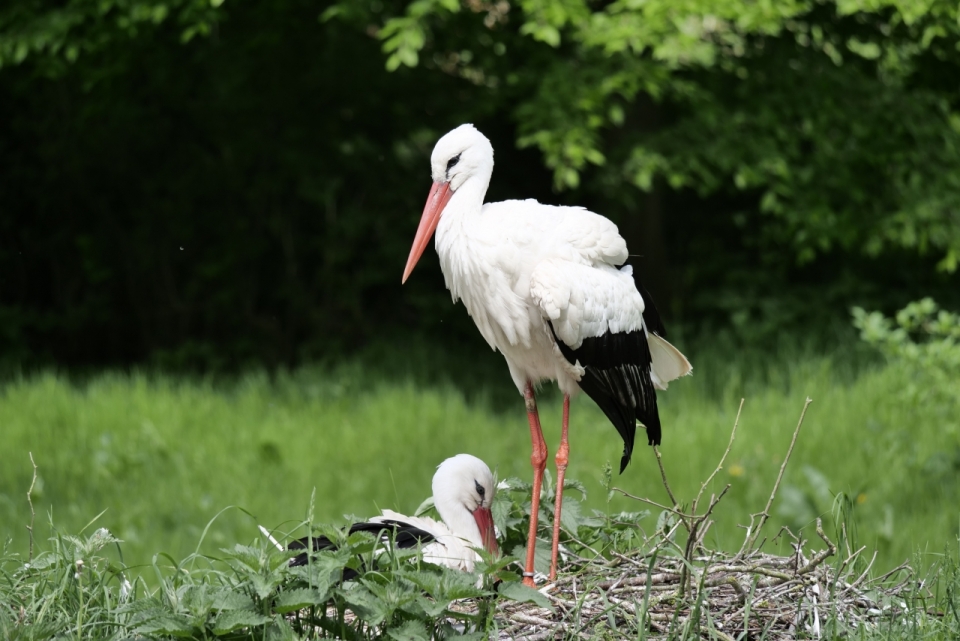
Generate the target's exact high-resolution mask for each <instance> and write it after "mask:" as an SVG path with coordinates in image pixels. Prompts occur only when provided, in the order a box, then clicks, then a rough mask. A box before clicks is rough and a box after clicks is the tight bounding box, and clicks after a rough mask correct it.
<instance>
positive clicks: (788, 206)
mask: <svg viewBox="0 0 960 641" xmlns="http://www.w3.org/2000/svg"><path fill="white" fill-rule="evenodd" d="M956 13H957V9H956V7H954V6H952V5H948V4H946V3H941V2H931V3H918V4H914V3H912V2H899V3H881V2H866V1H857V2H839V3H812V2H801V1H793V0H790V1H784V2H773V3H770V2H766V3H751V2H744V1H742V0H737V1H731V2H722V3H719V4H718V3H705V2H703V1H691V2H683V3H676V2H667V1H661V0H657V1H645V2H632V1H628V0H623V1H619V2H611V3H606V4H596V3H588V2H584V1H582V0H530V1H523V2H514V3H507V2H501V1H499V0H497V1H493V0H491V1H489V2H487V1H480V0H477V1H474V0H470V1H469V2H456V1H454V0H418V1H416V2H402V1H400V0H388V1H386V2H340V3H334V4H328V3H321V4H320V5H317V4H315V3H310V2H306V1H305V0H270V1H268V2H261V3H224V4H219V3H218V2H210V1H208V0H156V1H155V2H147V3H142V2H132V1H129V0H110V1H108V2H93V1H92V0H71V1H70V2H65V3H58V4H50V3H41V2H34V1H33V0H15V1H14V2H12V3H9V2H8V3H7V4H6V5H4V8H3V9H0V65H2V66H0V153H2V154H3V157H4V159H5V168H6V170H5V171H4V172H3V173H2V175H0V202H3V203H4V216H2V217H0V273H3V274H4V276H5V277H4V278H3V279H0V368H2V369H3V370H6V371H9V370H11V369H13V370H16V368H17V367H18V366H20V365H23V366H25V367H27V368H28V369H29V368H31V367H33V366H35V365H37V364H41V365H53V364H57V365H65V366H90V365H93V366H99V365H127V364H131V363H144V362H150V363H151V364H155V365H160V366H162V367H165V368H175V369H194V370H196V369H204V370H233V371H239V370H242V369H243V368H244V367H247V366H252V365H260V364H262V365H265V366H267V367H275V366H279V365H287V366H293V365H297V364H300V363H303V362H310V361H315V360H317V359H320V358H326V357H332V356H339V355H342V354H344V353H352V352H355V351H356V350H358V349H360V348H362V347H364V346H366V345H368V344H369V343H370V342H371V341H372V340H386V341H395V342H399V341H404V342H405V341H409V340H410V337H411V335H415V334H418V335H420V336H426V337H429V338H430V339H431V340H435V341H443V342H444V343H446V345H445V347H446V346H455V347H451V349H456V350H457V351H460V352H462V356H463V358H464V359H472V358H473V354H474V353H475V352H477V351H479V350H481V349H485V347H484V344H483V342H482V339H481V338H480V337H479V336H478V335H477V333H476V331H475V329H474V328H473V326H472V323H471V322H470V319H469V318H468V317H467V316H466V314H465V313H463V310H462V309H460V308H456V307H451V306H450V303H449V296H448V295H447V293H446V292H445V291H444V288H443V280H442V277H441V275H440V274H439V271H438V269H437V265H436V262H435V258H433V252H427V255H426V257H425V258H424V261H425V262H424V263H423V265H422V266H421V267H420V268H419V269H418V271H417V274H416V277H415V278H414V279H412V280H411V281H410V282H408V283H407V285H405V286H404V287H403V288H401V287H400V286H399V284H398V281H397V275H396V274H397V270H398V269H399V267H398V266H400V267H402V264H403V260H404V258H405V257H406V254H407V252H408V250H409V242H410V235H412V232H413V230H414V229H415V228H416V221H417V215H418V213H419V212H420V211H421V209H422V206H423V200H422V199H423V197H424V195H425V192H426V189H427V186H428V185H427V183H428V179H429V176H428V171H427V169H428V155H429V152H430V148H431V147H432V145H433V143H434V141H435V140H436V139H437V138H438V137H439V136H440V135H441V134H442V133H443V132H444V131H445V130H447V129H449V128H451V127H453V126H455V125H457V124H459V123H462V122H474V123H476V124H477V125H478V127H480V129H481V130H482V131H484V132H485V133H487V134H488V135H489V136H490V137H491V139H492V141H493V143H494V146H495V148H496V154H497V156H496V157H497V170H496V173H495V176H494V180H493V182H492V184H491V191H490V194H489V197H490V199H492V200H500V199H504V198H518V197H519V198H528V197H533V198H537V199H539V200H541V201H544V202H549V203H559V204H577V205H583V206H586V207H588V208H590V209H592V210H594V211H598V212H600V213H602V214H604V215H606V216H608V217H610V218H611V219H613V220H614V221H615V222H616V223H617V224H618V225H619V226H620V229H621V231H622V233H623V234H624V236H625V238H626V239H627V241H628V244H629V246H630V248H631V253H632V254H636V255H637V257H638V258H637V260H636V262H637V270H638V273H640V275H641V276H642V277H643V279H644V281H645V282H646V283H647V285H648V288H649V289H650V290H651V291H652V292H653V294H654V297H655V298H656V299H657V301H658V303H659V304H660V308H661V311H662V312H663V313H664V315H665V316H667V317H668V321H669V322H668V326H669V327H671V328H674V327H677V321H682V322H683V323H684V324H685V325H686V327H687V328H688V329H689V332H688V335H690V334H693V333H697V334H700V333H705V334H707V335H709V336H712V334H713V333H714V332H718V331H722V332H733V333H735V334H736V335H737V336H738V337H739V338H742V339H744V340H747V341H750V342H768V343H769V342H770V339H771V338H775V337H776V336H777V335H778V334H780V333H781V332H783V331H784V330H785V329H792V330H794V331H804V332H809V333H810V334H812V336H811V340H820V339H821V338H822V337H823V336H825V335H830V334H831V333H833V329H832V326H831V323H838V322H839V323H844V324H845V320H844V314H845V313H846V310H847V309H849V308H850V306H851V305H860V306H868V307H877V308H890V307H892V306H894V305H897V306H902V305H903V304H904V303H905V302H906V301H905V296H906V294H905V293H904V292H909V291H914V292H915V291H921V292H924V293H926V294H929V295H935V296H936V297H937V299H938V300H941V301H942V302H944V303H945V304H953V303H954V301H953V300H952V299H951V297H954V298H955V297H956V296H957V293H956V292H958V291H960V288H958V287H957V286H956V278H957V276H956V275H953V276H951V275H950V273H951V272H952V271H953V269H954V267H955V266H956V261H957V256H960V254H958V252H957V246H958V240H957V238H958V236H957V230H958V229H960V224H957V219H956V215H957V214H956V212H957V211H960V202H958V201H957V194H958V193H960V185H958V184H957V180H958V178H957V176H960V171H958V169H960V151H958V149H960V145H958V136H960V133H958V131H960V125H958V122H960V120H958V117H957V115H956V114H957V104H958V95H957V87H958V86H960V80H958V79H960V71H958V65H957V63H958V60H960V58H958V54H957V49H956V44H957V26H956ZM194 35H203V36H204V37H192V36H194ZM388 69H389V70H392V71H388ZM518 147H519V148H518ZM418 185H419V186H418ZM918 257H919V258H918ZM938 265H939V267H940V273H939V274H937V273H934V268H935V267H936V266H938ZM811 298H815V299H816V300H817V301H818V304H817V305H813V306H811V305H810V304H809V301H810V300H811ZM767 347H771V345H770V344H767Z"/></svg>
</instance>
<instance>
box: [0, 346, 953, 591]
mask: <svg viewBox="0 0 960 641" xmlns="http://www.w3.org/2000/svg"><path fill="white" fill-rule="evenodd" d="M781 350H782V351H781V352H780V353H779V354H778V355H777V356H776V358H773V357H772V355H771V354H764V355H756V356H755V357H753V358H748V357H747V356H745V355H744V354H743V353H742V352H738V351H737V350H735V349H733V348H731V349H730V350H729V351H719V350H718V351H715V352H714V353H713V354H712V355H711V353H710V352H708V351H706V350H700V351H699V352H698V355H699V358H698V360H697V362H696V367H697V369H696V371H695V374H694V376H692V377H690V378H688V379H684V380H682V381H680V382H678V384H677V385H671V386H670V389H669V390H668V391H667V392H666V393H663V394H661V396H660V409H661V417H662V421H663V425H664V430H665V431H664V442H663V446H662V448H661V452H662V454H663V457H664V458H663V462H664V465H665V467H666V469H667V472H668V474H669V475H670V478H671V483H672V484H673V487H674V491H675V493H676V494H677V496H690V495H695V494H696V491H697V490H698V489H699V483H700V480H701V479H703V478H705V477H706V476H707V475H708V474H709V472H710V471H711V470H712V469H713V467H714V466H715V465H716V461H717V459H718V457H719V455H720V454H721V453H722V452H723V450H724V448H725V447H726V444H727V436H728V434H729V429H730V426H731V425H732V424H733V420H734V417H735V415H736V410H737V407H738V405H739V402H740V399H741V398H743V397H746V403H745V406H744V412H743V416H742V417H741V423H740V436H739V437H738V441H737V443H735V445H734V448H733V450H732V451H731V453H730V456H729V460H728V463H727V465H726V466H725V469H724V470H723V471H722V473H721V474H719V475H718V477H717V479H716V480H715V483H714V486H713V487H711V488H708V491H709V492H719V491H720V490H721V489H722V487H723V486H724V485H725V484H726V483H728V482H729V483H731V484H732V487H731V489H730V491H729V492H728V494H727V496H726V497H725V498H724V503H725V505H729V506H730V507H729V509H728V510H724V511H722V512H720V513H719V514H718V515H717V525H716V526H715V527H714V528H711V530H710V533H709V534H710V540H709V543H710V544H711V545H712V546H714V547H716V548H718V549H727V550H729V549H731V548H734V549H736V548H738V547H739V545H740V543H741V542H742V540H741V537H740V533H741V530H740V529H739V528H738V527H737V526H738V525H741V524H742V521H741V520H740V519H741V515H742V514H747V513H749V512H752V511H755V510H756V509H757V505H762V504H763V503H764V502H765V500H766V498H767V493H768V492H769V489H768V488H769V487H770V486H771V485H772V482H773V479H775V477H776V474H777V471H778V469H779V465H780V462H781V461H782V451H783V442H784V439H785V436H784V434H785V432H787V431H788V430H790V429H792V427H793V425H795V422H796V413H797V411H798V407H799V402H800V401H799V399H803V398H805V397H806V396H810V397H811V398H813V399H814V403H813V404H812V405H811V406H810V410H809V412H808V416H807V421H806V423H805V425H804V432H803V438H801V439H800V441H799V442H798V444H797V450H796V451H795V452H794V458H793V462H792V463H791V468H790V469H789V470H788V472H787V474H786V476H785V477H784V479H783V487H782V490H783V491H782V493H781V500H780V501H778V503H777V504H776V505H775V506H774V508H773V511H774V515H773V517H772V522H771V526H772V527H779V526H780V525H789V526H790V527H791V528H793V529H794V530H795V531H796V530H798V529H800V530H802V529H803V528H807V527H810V526H811V524H812V523H813V521H814V519H815V518H816V517H817V516H824V520H825V522H829V520H830V519H829V518H827V517H826V515H829V514H831V511H832V509H833V506H834V498H835V497H836V496H837V495H838V494H840V493H843V494H845V495H846V496H848V497H849V498H850V500H851V502H852V510H853V512H854V514H855V520H856V522H857V523H858V526H859V535H858V536H859V540H860V541H861V543H862V544H870V545H876V546H877V547H878V549H879V555H878V558H877V566H878V567H880V568H890V567H893V566H895V565H896V564H898V563H900V562H901V561H902V560H903V559H905V558H907V557H909V556H910V555H912V554H914V553H915V552H917V550H918V549H925V550H929V551H937V550H939V549H941V548H942V547H943V546H944V545H946V544H948V543H950V542H952V541H953V540H954V537H955V536H956V535H957V523H958V520H957V514H956V512H955V511H953V510H951V509H945V508H944V506H950V505H956V504H957V503H958V502H960V485H958V482H957V476H956V473H955V471H954V470H955V469H956V464H955V460H960V459H957V454H956V452H957V448H958V444H960V441H958V438H957V435H956V434H957V431H956V425H957V419H956V417H957V415H958V414H957V412H956V411H955V410H951V407H953V406H952V405H947V404H943V403H939V402H938V403H931V402H927V401H924V400H922V399H914V400H911V399H909V398H907V399H905V397H904V394H903V390H905V389H907V386H908V385H909V384H910V382H911V381H912V380H914V379H915V378H916V377H915V375H914V374H913V373H912V372H911V371H909V370H907V369H906V368H903V367H899V366H896V365H895V364H890V365H888V366H879V365H876V366H872V365H864V364H860V365H857V363H856V362H850V359H851V358H852V356H851V355H850V354H849V353H844V352H838V353H837V354H835V357H834V359H833V360H824V359H823V358H822V357H816V356H811V355H810V354H804V353H803V352H802V351H799V350H787V349H786V348H781ZM402 356H403V357H404V358H405V359H406V360H407V361H408V362H411V361H413V362H415V361H417V360H419V359H422V358H423V356H422V355H420V356H417V353H416V352H412V351H406V352H404V353H403V354H402ZM489 358H490V359H491V361H492V367H493V369H492V370H491V371H490V374H489V380H492V381H498V380H500V379H499V378H498V377H497V376H496V374H497V373H498V368H499V367H500V366H501V364H500V362H499V361H498V360H497V359H498V357H497V355H494V354H490V356H489ZM376 360H378V361H382V359H376ZM477 366H478V367H482V364H477ZM422 367H423V369H424V370H430V371H434V370H437V369H439V370H440V371H446V365H444V364H443V363H442V362H441V363H435V362H431V361H429V360H426V361H424V362H423V364H422ZM402 371H403V370H399V371H397V372H392V373H391V374H390V375H389V376H387V375H385V374H384V372H383V371H382V370H378V369H376V368H374V367H373V366H372V365H366V366H363V367H360V366H354V367H340V368H330V369H329V370H321V369H302V370H298V371H295V372H290V373H278V374H276V375H275V376H273V377H270V376H267V375H266V374H262V373H261V374H257V373H250V374H248V375H246V376H244V377H241V378H239V379H235V380H231V379H225V378H207V379H201V380H190V379H183V380H179V379H175V378H172V377H169V376H162V375H146V374H142V373H141V374H135V375H123V374H116V373H115V374H110V375H98V376H93V377H91V378H90V379H89V380H86V381H81V382H71V381H70V380H69V379H67V378H66V377H64V376H56V375H52V374H47V375H43V376H36V377H26V378H24V379H22V380H19V381H14V382H9V383H7V384H5V385H4V386H3V388H2V396H0V400H2V402H0V425H3V426H4V427H3V431H4V439H5V441H4V452H5V454H4V456H5V459H4V460H5V464H4V465H2V466H0V539H6V538H9V537H12V538H13V542H14V543H13V550H15V551H18V552H20V553H22V554H25V553H26V551H27V540H26V532H25V531H24V530H23V529H22V526H23V524H26V523H29V521H30V512H29V509H28V506H27V505H26V502H25V500H24V496H25V492H26V490H27V488H29V486H30V481H31V474H32V467H31V465H30V459H29V453H30V452H32V453H33V456H34V459H35V460H36V461H37V463H38V466H39V477H38V479H37V485H36V488H35V492H34V505H35V507H36V511H37V514H38V515H39V518H38V523H37V537H38V538H39V539H45V538H46V537H48V536H55V532H50V531H48V529H47V528H48V525H47V523H46V519H44V518H43V515H45V514H47V513H49V512H51V511H53V514H54V515H55V516H56V518H57V521H58V522H59V524H60V526H61V527H62V528H63V529H64V530H65V531H78V530H80V529H81V528H82V527H83V526H84V525H85V524H86V523H87V521H88V520H89V519H88V518H87V515H89V514H92V513H99V512H101V511H104V510H106V511H105V512H104V514H103V516H101V517H100V521H99V522H98V525H102V526H104V527H106V528H108V529H109V530H110V531H111V532H112V533H114V534H115V535H116V536H117V537H118V538H120V539H123V540H124V541H125V544H124V550H125V552H124V553H125V560H126V561H127V563H128V564H130V565H132V566H147V567H149V564H150V557H151V555H152V554H154V553H156V552H157V551H163V552H165V553H166V554H169V555H170V556H171V557H173V558H183V557H185V556H186V555H188V554H190V553H191V552H194V551H195V549H196V541H198V540H200V539H201V538H202V540H203V547H202V548H201V549H200V550H198V552H200V553H202V554H206V555H209V556H219V555H220V553H219V550H220V549H221V548H230V547H231V546H232V545H233V544H234V543H235V542H237V541H244V540H246V538H247V537H248V533H249V532H250V531H251V522H250V518H249V517H248V516H247V513H249V514H254V515H256V517H257V522H259V523H263V524H268V525H269V524H283V523H286V522H287V521H288V520H289V519H291V518H295V517H294V515H297V517H298V516H299V514H300V510H301V508H302V506H303V505H304V504H305V503H306V502H307V501H308V500H309V497H310V496H311V493H312V492H313V491H314V489H315V490H316V494H317V496H321V497H324V498H323V500H322V501H319V502H318V504H317V506H316V518H317V520H319V521H321V522H333V523H344V522H351V521H353V520H355V519H353V518H351V517H343V516H342V515H343V514H345V513H349V514H359V515H361V516H363V515H369V514H375V513H377V512H378V511H379V510H380V509H382V508H391V509H395V510H398V511H401V512H407V513H409V511H410V510H412V509H413V508H414V507H415V506H417V505H418V504H419V501H420V500H421V499H422V498H423V495H424V494H425V491H426V488H428V487H429V485H430V477H431V474H432V472H433V469H432V467H433V465H436V464H437V463H439V462H440V461H442V460H443V459H444V458H446V457H448V456H451V455H453V454H456V453H458V452H470V453H472V454H474V455H476V456H479V457H480V458H482V459H483V460H485V461H488V462H489V464H490V465H491V467H492V468H495V469H496V470H497V473H498V476H499V477H500V478H501V479H516V478H519V479H525V481H523V482H520V481H513V480H511V481H510V484H511V487H513V484H514V483H516V484H517V486H516V487H517V497H521V496H523V490H522V488H523V487H524V483H525V482H528V481H529V478H530V467H529V458H528V450H527V448H528V447H529V441H528V436H527V427H526V421H525V419H524V418H523V409H522V402H521V400H520V398H519V397H518V395H517V394H516V391H515V390H514V389H510V383H509V380H506V381H505V382H504V387H505V389H504V390H503V393H502V398H501V395H500V393H499V392H497V393H496V394H494V392H495V390H494V389H492V388H489V387H483V386H481V387H480V388H479V389H475V390H474V395H472V396H470V397H465V396H464V395H463V394H462V393H461V392H459V391H457V390H456V389H455V388H453V387H451V386H450V385H449V384H446V385H443V384H437V383H434V384H430V383H428V381H429V379H424V378H415V379H410V380H416V381H418V382H417V384H413V383H410V382H397V379H398V378H399V379H400V380H401V381H402V380H403V379H404V376H405V375H404V374H403V373H402ZM408 375H412V372H411V374H408ZM484 378H486V377H484ZM503 378H506V377H503ZM492 399H496V403H494V402H493V400H492ZM539 405H540V412H541V420H542V423H543V425H544V433H545V436H546V438H547V443H548V445H549V446H550V447H551V448H553V447H554V446H555V444H556V439H557V435H558V433H559V432H558V430H559V425H560V407H561V403H560V399H559V398H557V397H555V396H554V395H552V394H550V393H548V392H545V393H544V394H543V395H542V396H541V399H540V404H539ZM570 420H571V423H570V424H571V430H572V431H571V447H572V448H573V449H572V454H571V459H570V468H569V469H568V478H579V479H582V480H583V483H584V486H585V489H586V490H587V495H586V497H584V498H582V500H581V497H580V496H579V495H578V494H579V493H578V492H577V491H574V490H573V489H572V488H571V490H570V491H569V492H568V493H567V495H566V500H567V503H566V504H565V505H567V506H568V507H567V509H565V510H564V517H563V518H564V522H565V523H566V524H567V528H568V531H570V532H573V531H574V527H576V528H578V529H582V528H583V526H582V525H580V523H581V522H584V523H586V524H587V525H588V526H589V525H590V524H591V523H592V521H591V519H594V518H597V517H596V514H595V513H594V510H602V511H603V512H604V513H605V514H611V515H616V514H619V513H621V512H622V513H624V515H623V516H622V517H616V516H613V517H611V518H616V519H618V520H620V521H622V522H624V523H629V522H630V521H635V522H639V523H640V525H641V527H642V528H643V529H644V530H646V531H647V532H648V533H649V532H650V531H653V530H654V529H656V528H657V525H656V519H655V518H644V519H642V520H641V519H640V516H641V515H640V514H638V513H637V512H638V511H639V510H638V507H637V506H636V504H635V503H633V502H631V501H628V500H626V499H624V498H623V497H620V496H616V497H613V498H612V499H610V500H609V502H608V500H607V491H608V490H607V488H608V487H609V485H610V483H611V482H612V483H613V484H615V485H617V486H618V487H620V488H622V489H624V490H626V491H627V492H630V493H632V494H634V495H637V496H643V495H645V496H650V497H651V498H653V499H654V500H659V501H665V500H667V499H666V497H665V496H662V495H660V496H659V498H658V489H657V488H659V487H660V475H659V471H658V468H657V465H656V461H655V460H654V457H653V455H652V452H651V451H650V449H649V448H647V447H644V448H641V449H639V450H638V453H637V458H636V459H635V461H634V462H633V463H631V465H630V467H629V468H628V469H627V470H626V472H625V473H624V474H623V475H618V476H616V477H615V478H614V479H612V481H611V480H605V476H604V474H603V470H604V468H605V464H607V463H608V462H609V461H610V460H613V459H616V458H617V457H618V456H619V452H620V449H621V447H620V443H619V438H618V436H617V434H616V431H615V430H614V429H613V428H612V427H611V426H610V424H609V422H608V421H607V420H606V418H605V417H604V416H603V414H602V413H601V412H600V411H599V410H598V409H597V408H596V407H595V406H594V405H593V404H592V403H591V402H590V401H589V400H588V399H584V398H578V399H576V400H575V402H574V403H573V404H572V408H571V419H570ZM454 427H455V429H454ZM331 461H335V462H336V465H335V466H333V464H332V463H331ZM370 461H379V462H381V464H378V465H371V464H370ZM551 467H552V466H551ZM249 470H254V471H255V473H251V472H248V471H249ZM344 479H350V480H349V482H345V481H344ZM511 494H513V492H508V491H504V493H503V495H504V497H507V496H508V495H511ZM545 496H546V497H547V498H546V499H545V500H544V501H543V502H542V503H541V506H542V511H543V515H544V519H548V518H549V517H550V515H551V514H552V510H553V502H552V496H553V494H552V486H551V485H550V484H549V483H548V484H547V486H546V489H545ZM574 499H576V501H577V503H570V501H573V500H574ZM516 501H518V502H521V503H522V500H521V499H520V498H517V499H516ZM227 505H236V506H240V507H242V508H243V510H240V509H232V510H226V511H225V512H224V513H223V514H221V515H220V516H219V517H218V518H217V520H216V522H215V524H214V526H211V527H210V529H209V531H208V533H207V534H206V535H205V536H204V535H203V532H202V527H200V526H199V525H198V524H202V523H205V522H207V521H208V520H209V519H210V518H211V517H212V516H213V515H214V514H215V513H216V511H217V507H218V506H227ZM510 505H511V504H510V503H505V504H502V505H501V504H500V503H498V504H497V505H496V506H495V514H496V519H497V523H498V525H499V526H500V527H501V529H502V530H505V531H508V530H510V529H511V528H514V527H516V528H518V531H520V532H523V531H524V527H525V526H524V525H523V522H522V521H518V519H520V520H522V519H523V518H524V514H523V511H522V510H521V511H514V512H510V511H509V510H507V509H505V508H507V507H509V506H510ZM569 506H574V507H569ZM297 520H299V518H297ZM544 522H549V521H544ZM571 522H572V523H573V524H576V525H571ZM611 532H612V533H610V536H611V541H610V544H611V545H616V546H623V548H615V549H627V548H629V547H630V546H631V545H636V543H637V539H636V538H631V536H634V537H635V535H633V534H631V532H635V531H633V530H630V529H623V530H621V531H619V533H617V532H613V531H611ZM586 536H588V532H587V530H584V532H583V533H582V534H581V536H580V537H579V538H581V540H584V541H586V540H587V539H585V538H583V537H586ZM525 543H526V542H525V539H523V538H522V537H520V538H517V539H510V538H508V539H505V540H504V545H503V549H504V550H505V551H506V552H508V553H510V554H518V553H521V552H522V549H521V548H522V546H524V545H525ZM734 546H736V547H734ZM545 550H546V547H545V546H544V547H542V548H541V550H540V552H541V557H540V558H538V563H539V564H540V566H541V567H542V566H543V554H544V551H545ZM781 551H782V552H783V553H788V552H789V550H788V549H784V550H781ZM924 558H925V559H926V562H932V561H933V557H930V556H926V557H924ZM138 572H141V571H139V570H138ZM141 573H142V572H141Z"/></svg>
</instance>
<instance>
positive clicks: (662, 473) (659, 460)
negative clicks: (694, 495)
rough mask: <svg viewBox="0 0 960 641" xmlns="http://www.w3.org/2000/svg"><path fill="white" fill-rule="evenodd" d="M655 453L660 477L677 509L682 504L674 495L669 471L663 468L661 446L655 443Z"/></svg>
mask: <svg viewBox="0 0 960 641" xmlns="http://www.w3.org/2000/svg"><path fill="white" fill-rule="evenodd" d="M653 453H654V454H656V455H657V466H658V467H659V468H660V478H661V479H663V487H665V488H666V489H667V496H669V497H670V502H671V503H672V504H673V507H674V509H677V508H678V507H680V504H679V503H678V502H677V499H676V497H675V496H674V495H673V490H671V489H670V483H669V482H668V481H667V472H666V470H664V469H663V461H662V460H661V458H660V448H659V447H657V446H656V445H654V446H653ZM688 529H689V527H688Z"/></svg>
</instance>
